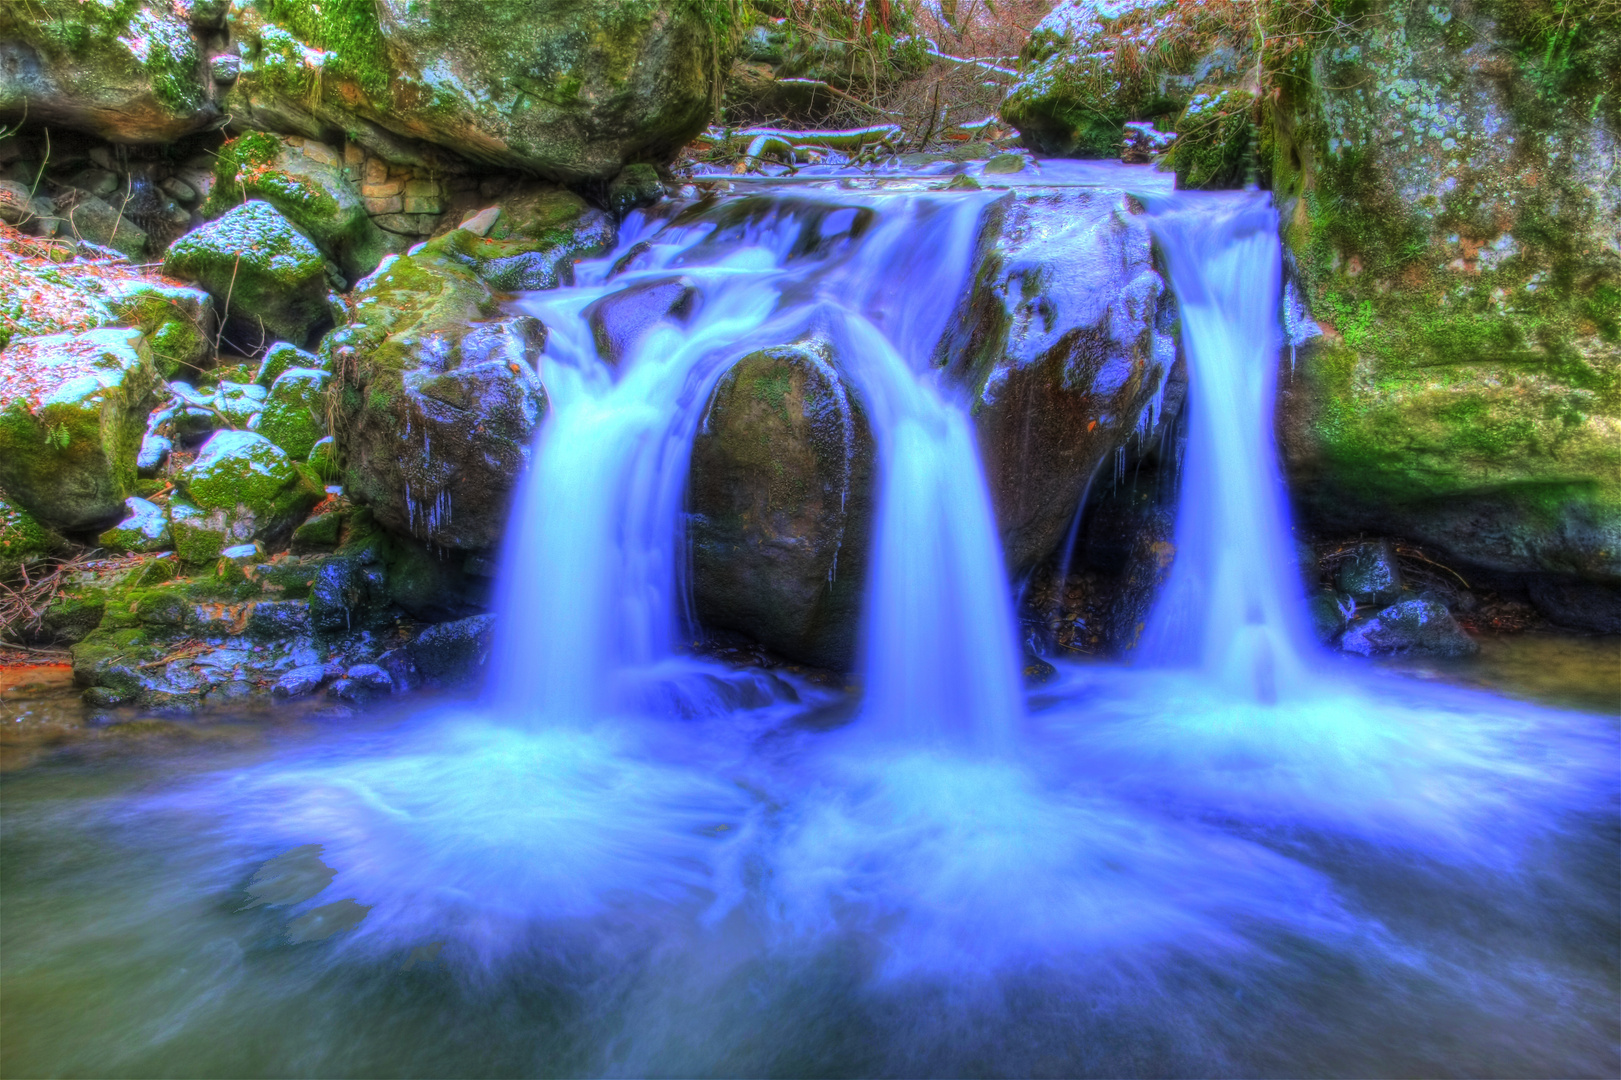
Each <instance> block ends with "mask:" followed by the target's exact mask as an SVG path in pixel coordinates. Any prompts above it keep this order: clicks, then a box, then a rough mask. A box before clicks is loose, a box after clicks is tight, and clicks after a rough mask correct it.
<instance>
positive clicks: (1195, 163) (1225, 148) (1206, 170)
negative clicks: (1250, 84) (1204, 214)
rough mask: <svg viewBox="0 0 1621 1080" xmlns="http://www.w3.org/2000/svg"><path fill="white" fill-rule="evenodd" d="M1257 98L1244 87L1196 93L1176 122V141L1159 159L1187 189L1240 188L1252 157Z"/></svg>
mask: <svg viewBox="0 0 1621 1080" xmlns="http://www.w3.org/2000/svg"><path fill="white" fill-rule="evenodd" d="M1256 112H1257V99H1256V96H1255V94H1253V93H1252V92H1250V91H1248V90H1243V89H1236V88H1231V89H1219V90H1216V91H1215V92H1213V93H1197V94H1194V95H1193V97H1192V99H1191V100H1189V102H1188V105H1187V108H1185V109H1184V110H1183V111H1182V115H1181V116H1179V117H1177V120H1176V142H1175V144H1174V145H1172V147H1171V149H1170V151H1169V152H1168V153H1167V154H1166V155H1165V158H1164V160H1163V161H1161V163H1160V164H1161V166H1162V167H1168V168H1170V169H1171V170H1172V171H1174V172H1175V173H1176V186H1177V187H1179V188H1186V189H1189V190H1199V189H1204V188H1238V187H1243V186H1244V182H1245V180H1246V179H1248V176H1249V172H1250V164H1251V162H1252V161H1254V156H1253V155H1254V152H1255V143H1256V128H1255V117H1256Z"/></svg>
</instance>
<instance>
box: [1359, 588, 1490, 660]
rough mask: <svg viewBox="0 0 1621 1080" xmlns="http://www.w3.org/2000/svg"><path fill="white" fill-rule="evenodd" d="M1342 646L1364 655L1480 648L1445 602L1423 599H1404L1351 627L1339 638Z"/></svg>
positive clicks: (1453, 653)
mask: <svg viewBox="0 0 1621 1080" xmlns="http://www.w3.org/2000/svg"><path fill="white" fill-rule="evenodd" d="M1340 648H1342V649H1344V650H1345V651H1346V652H1352V653H1360V654H1361V655H1363V656H1378V655H1384V654H1393V653H1419V654H1422V655H1426V656H1467V655H1469V654H1471V653H1475V652H1479V651H1480V646H1479V645H1478V644H1476V643H1475V640H1474V639H1473V638H1471V637H1470V636H1469V635H1468V634H1466V633H1464V631H1463V628H1462V627H1460V626H1459V625H1458V624H1457V622H1456V621H1455V620H1454V619H1453V618H1452V614H1451V612H1449V611H1447V609H1446V606H1445V605H1443V604H1441V603H1439V602H1437V601H1435V600H1427V599H1423V598H1417V599H1413V600H1403V601H1402V602H1401V603H1399V604H1394V605H1392V606H1390V607H1387V608H1385V609H1384V610H1383V611H1381V612H1379V613H1378V614H1377V615H1375V616H1373V618H1371V619H1369V620H1368V621H1367V622H1363V623H1358V624H1357V625H1355V626H1353V627H1351V629H1349V630H1347V631H1346V632H1345V636H1344V637H1342V638H1341V639H1340Z"/></svg>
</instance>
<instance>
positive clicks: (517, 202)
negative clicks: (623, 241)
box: [429, 187, 613, 292]
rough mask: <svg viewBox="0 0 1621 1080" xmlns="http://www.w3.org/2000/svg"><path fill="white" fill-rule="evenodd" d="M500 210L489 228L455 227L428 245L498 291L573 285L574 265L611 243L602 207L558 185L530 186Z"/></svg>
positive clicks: (601, 250) (610, 232) (610, 235)
mask: <svg viewBox="0 0 1621 1080" xmlns="http://www.w3.org/2000/svg"><path fill="white" fill-rule="evenodd" d="M499 210H500V213H499V215H498V216H497V217H496V219H495V221H494V223H493V224H492V225H491V226H490V227H489V228H488V229H487V230H485V231H483V232H475V231H472V230H469V229H455V230H452V231H451V232H449V233H446V234H445V235H444V236H442V237H439V238H438V239H436V240H434V241H432V242H431V243H430V244H429V248H430V249H431V251H432V253H433V254H434V255H437V256H442V257H444V258H446V259H449V260H451V261H452V262H457V263H460V264H461V265H463V266H466V267H468V268H469V269H471V270H472V271H473V273H475V274H477V275H478V277H479V279H480V280H481V281H483V282H484V283H485V284H486V285H488V286H489V287H490V288H492V289H494V290H495V291H496V292H523V291H526V290H533V289H554V288H556V287H557V286H558V285H562V284H572V283H573V280H574V268H573V264H574V263H575V262H577V261H578V260H580V259H582V258H586V257H589V256H591V255H596V254H599V253H601V252H603V251H606V250H607V249H608V248H609V247H610V246H611V245H612V243H613V225H612V223H611V222H609V221H608V219H607V218H606V217H605V216H604V215H603V214H602V213H601V211H598V210H594V209H592V208H591V207H589V206H587V205H586V203H585V201H584V200H583V199H581V198H580V197H579V196H578V195H575V194H573V193H572V192H569V191H564V190H562V189H560V188H545V187H538V188H533V189H531V190H529V191H527V192H524V193H523V194H521V195H519V196H517V197H514V198H512V199H509V200H507V201H506V202H505V203H503V204H502V205H501V207H500V208H499Z"/></svg>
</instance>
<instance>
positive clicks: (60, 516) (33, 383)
mask: <svg viewBox="0 0 1621 1080" xmlns="http://www.w3.org/2000/svg"><path fill="white" fill-rule="evenodd" d="M160 386H161V381H160V379H159V377H158V372H157V369H156V367H155V366H154V364H153V362H152V351H151V349H150V348H149V347H148V345H147V343H146V339H145V337H144V335H142V333H141V332H140V331H139V330H134V329H127V328H121V329H108V330H91V331H87V332H85V333H81V334H54V335H49V336H46V337H37V338H19V339H17V340H15V341H13V342H12V343H11V345H10V346H9V347H8V348H7V349H6V352H5V363H4V364H3V365H0V488H3V489H4V490H5V491H6V492H7V493H8V494H9V496H10V498H11V499H13V500H15V502H16V503H17V505H19V506H21V507H23V508H25V509H27V510H28V511H29V512H30V513H32V514H33V515H34V516H35V517H37V518H38V519H39V520H40V521H41V522H43V523H44V524H46V525H48V526H50V527H52V528H57V529H63V530H67V531H73V530H84V529H92V528H95V527H97V526H102V525H106V524H109V523H111V522H112V521H116V520H117V519H118V517H119V516H121V514H122V511H123V509H124V500H125V499H126V498H128V497H129V496H130V495H131V494H132V493H133V492H134V487H135V482H136V461H135V459H136V456H137V455H138V454H139V452H140V447H141V439H142V437H143V436H144V435H145V433H146V421H147V416H148V414H149V413H150V412H151V410H152V406H153V405H154V404H155V403H156V400H157V395H158V389H159V387H160Z"/></svg>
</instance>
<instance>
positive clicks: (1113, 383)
mask: <svg viewBox="0 0 1621 1080" xmlns="http://www.w3.org/2000/svg"><path fill="white" fill-rule="evenodd" d="M1133 206H1134V204H1133V203H1132V201H1131V200H1130V199H1129V198H1128V197H1127V196H1126V195H1125V194H1123V193H1122V192H1119V191H1107V190H1097V191H1071V192H1064V193H1047V194H1041V195H1009V196H1005V197H1004V198H1003V200H1002V201H1001V202H999V203H998V204H997V205H995V206H994V207H992V209H991V211H990V213H989V216H988V218H987V223H986V228H985V231H984V233H983V234H982V237H983V239H982V244H983V248H982V250H981V252H980V254H979V258H978V261H977V265H976V269H975V276H974V285H973V289H972V292H971V294H970V296H969V301H968V304H967V306H966V308H965V309H964V311H963V313H962V316H961V318H960V319H959V320H958V321H957V322H956V323H955V325H954V326H953V328H952V329H951V330H950V331H949V334H950V337H949V338H948V343H947V344H948V348H950V349H951V350H952V355H953V356H955V357H956V359H955V361H954V365H953V367H952V369H951V371H950V374H951V376H952V377H953V378H954V379H956V380H957V381H958V382H959V383H960V384H961V385H963V386H964V387H966V388H967V390H968V392H969V393H971V394H972V395H973V417H974V423H975V425H976V427H977V429H978V433H979V440H980V445H981V448H982V451H983V454H984V459H985V470H986V476H987V479H988V480H989V483H990V488H991V496H992V500H993V502H994V504H995V509H996V515H997V521H998V523H999V525H1000V526H1001V531H1002V538H1003V547H1004V550H1005V551H1006V554H1007V559H1008V563H1009V566H1010V568H1011V569H1013V570H1014V571H1015V572H1017V571H1020V570H1024V569H1027V568H1028V567H1030V566H1031V565H1033V564H1035V563H1037V562H1040V561H1041V560H1042V559H1045V558H1047V557H1048V556H1050V555H1051V554H1053V552H1054V551H1055V550H1056V549H1057V548H1058V546H1059V544H1060V543H1061V542H1062V541H1063V539H1064V537H1065V535H1066V534H1067V531H1068V529H1069V526H1070V523H1071V522H1072V520H1073V519H1074V516H1075V512H1076V509H1077V508H1078V507H1079V506H1080V503H1081V499H1082V497H1083V495H1084V494H1085V492H1086V490H1087V487H1088V482H1089V481H1090V480H1091V478H1092V477H1094V476H1095V475H1097V474H1098V472H1099V470H1100V468H1103V467H1105V462H1107V461H1109V460H1111V459H1112V458H1113V457H1114V455H1115V454H1116V453H1117V452H1118V451H1120V450H1122V448H1124V447H1125V446H1126V445H1127V443H1128V441H1130V440H1132V439H1133V438H1134V437H1137V436H1142V435H1146V434H1149V433H1150V432H1151V431H1152V430H1153V429H1154V427H1155V425H1156V424H1157V423H1158V421H1159V419H1160V413H1161V406H1162V403H1163V393H1164V389H1165V386H1166V380H1167V376H1168V374H1169V369H1170V367H1171V365H1172V363H1173V361H1174V359H1175V346H1174V342H1173V339H1172V338H1171V336H1170V333H1169V331H1168V328H1167V324H1168V317H1169V316H1170V315H1171V314H1172V311H1171V309H1170V308H1169V307H1168V296H1167V291H1166V288H1165V284H1164V282H1163V280H1162V279H1161V278H1160V276H1159V274H1158V273H1156V272H1155V270H1154V264H1153V259H1152V255H1151V252H1150V241H1149V235H1148V229H1147V226H1146V225H1145V224H1144V221H1143V218H1142V216H1141V215H1140V214H1136V213H1133V212H1132V210H1133Z"/></svg>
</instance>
